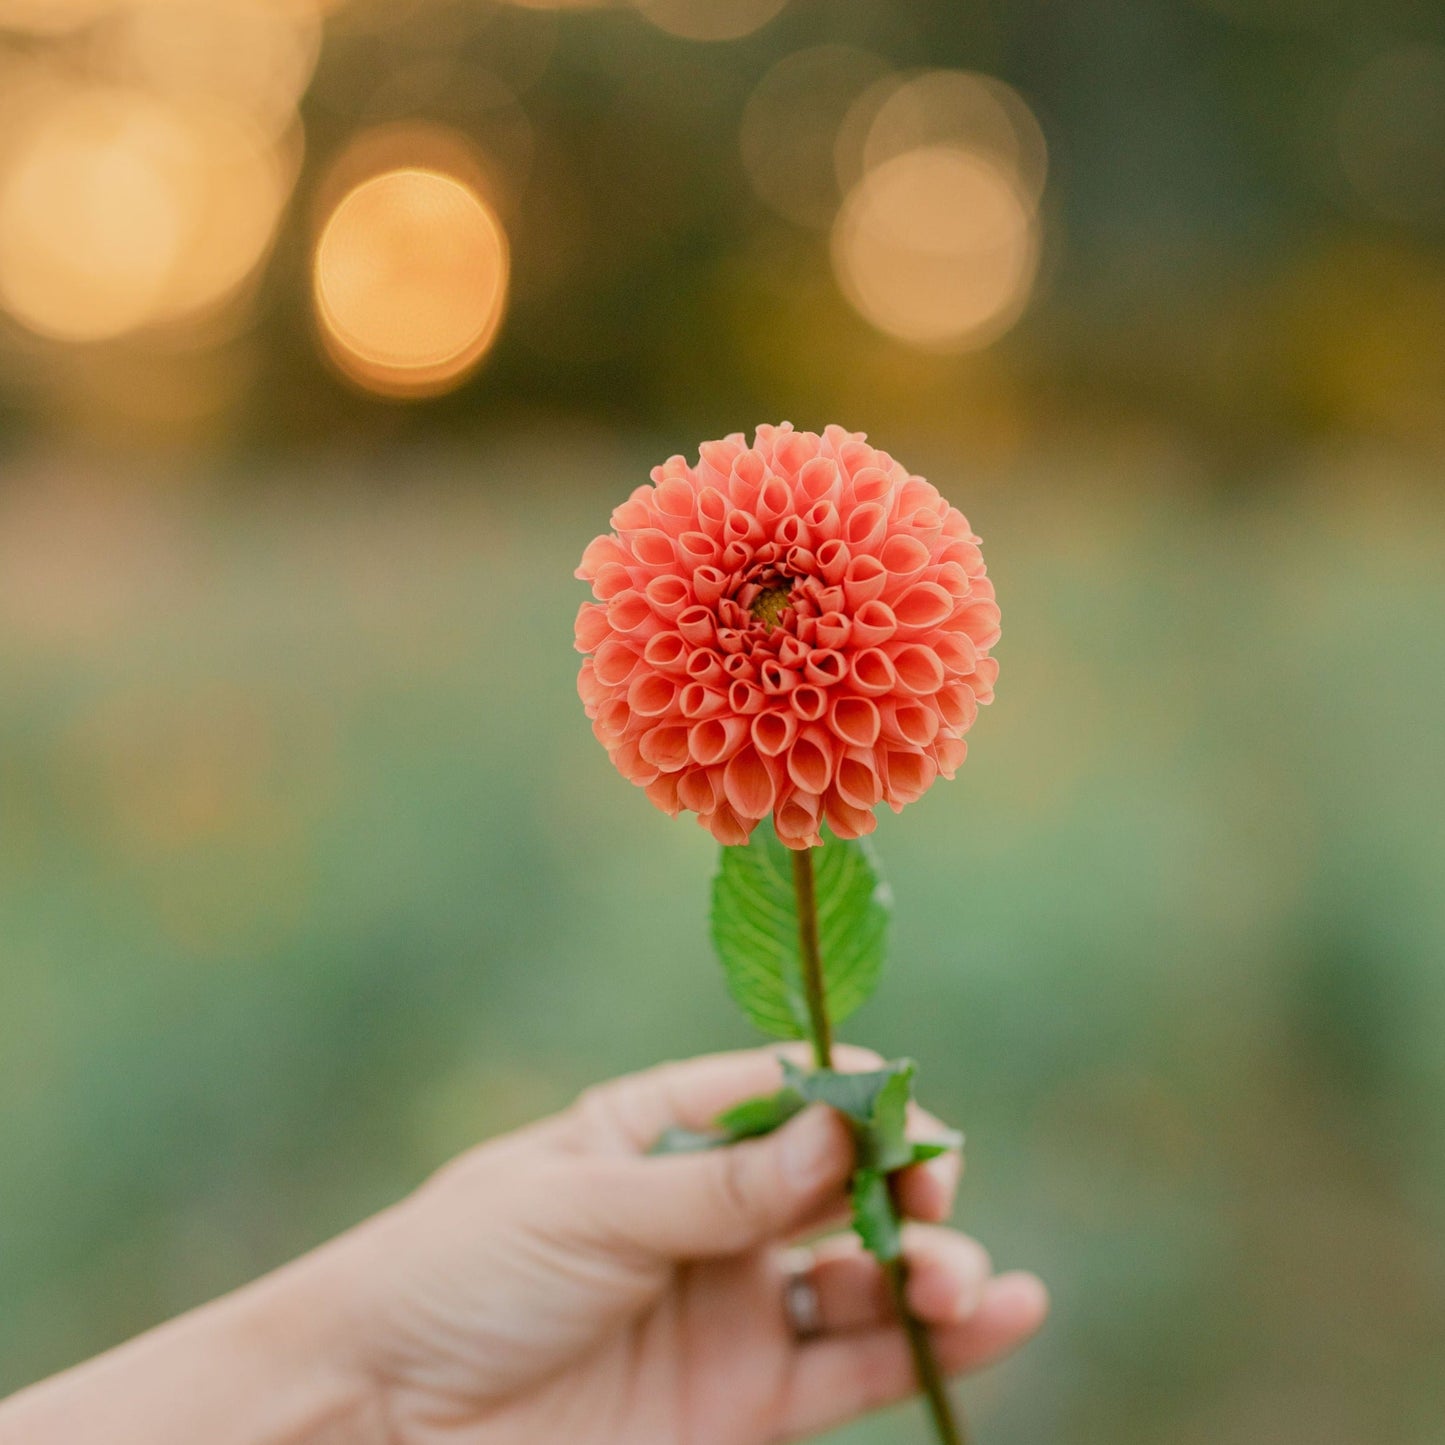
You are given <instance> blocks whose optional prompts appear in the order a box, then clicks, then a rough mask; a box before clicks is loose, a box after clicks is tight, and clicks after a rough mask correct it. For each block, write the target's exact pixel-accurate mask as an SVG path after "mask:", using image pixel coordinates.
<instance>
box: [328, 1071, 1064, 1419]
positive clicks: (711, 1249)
mask: <svg viewBox="0 0 1445 1445" xmlns="http://www.w3.org/2000/svg"><path fill="white" fill-rule="evenodd" d="M877 1063H878V1060H877V1059H876V1057H875V1056H873V1055H871V1054H867V1053H865V1052H863V1051H861V1050H855V1049H839V1050H838V1066H839V1067H841V1068H844V1069H864V1068H871V1067H875V1066H876V1065H877ZM778 1082H779V1070H778V1062H777V1057H776V1055H775V1054H773V1053H772V1052H768V1051H761V1050H759V1051H752V1052H747V1053H738V1054H725V1055H717V1056H714V1057H711V1058H704V1059H698V1060H694V1061H690V1062H687V1063H679V1064H670V1065H666V1066H664V1067H662V1068H658V1069H653V1070H650V1071H648V1072H646V1073H642V1074H637V1075H633V1076H630V1077H628V1078H624V1079H620V1080H617V1081H616V1082H613V1083H610V1084H605V1085H602V1086H600V1087H598V1088H595V1089H592V1090H589V1091H588V1092H587V1093H586V1094H584V1095H583V1096H582V1098H581V1099H580V1100H579V1101H578V1102H577V1103H576V1104H575V1105H574V1106H573V1107H572V1108H570V1109H568V1110H566V1111H565V1112H563V1113H561V1114H558V1115H556V1116H555V1117H553V1118H550V1119H547V1120H544V1121H542V1122H541V1123H539V1124H536V1125H533V1126H531V1127H529V1128H526V1129H523V1130H521V1131H519V1132H517V1133H514V1134H509V1135H506V1136H504V1137H502V1138H500V1139H497V1140H494V1141H492V1142H490V1143H487V1144H484V1145H482V1146H480V1147H479V1148H477V1149H474V1150H472V1151H471V1152H469V1153H467V1154H465V1155H463V1156H462V1157H461V1158H460V1159H458V1160H457V1161H455V1162H454V1163H453V1164H451V1165H449V1166H448V1167H447V1168H446V1169H444V1170H443V1171H442V1172H441V1173H440V1174H438V1175H437V1176H435V1177H434V1178H433V1179H432V1180H431V1181H429V1182H428V1183H427V1184H426V1185H424V1186H423V1187H422V1188H421V1189H420V1190H418V1191H417V1192H416V1193H415V1194H414V1195H412V1196H411V1197H410V1198H408V1199H407V1200H405V1201H403V1202H402V1203H401V1204H399V1205H397V1206H396V1207H395V1208H393V1209H391V1210H389V1211H387V1212H386V1213H385V1214H383V1215H380V1216H378V1217H377V1218H376V1219H375V1220H372V1221H370V1222H368V1223H367V1224H365V1225H363V1226H361V1227H360V1228H359V1229H357V1230H355V1231H353V1232H352V1233H351V1234H349V1235H347V1236H343V1238H342V1239H341V1240H339V1241H337V1242H336V1244H334V1245H333V1246H331V1247H330V1248H329V1249H327V1250H325V1251H322V1252H321V1253H320V1254H318V1255H317V1256H315V1257H314V1261H313V1269H314V1270H316V1271H322V1272H324V1273H327V1274H329V1276H330V1283H328V1284H324V1285H323V1286H322V1288H321V1296H322V1297H326V1296H330V1297H332V1298H333V1299H340V1300H343V1301H344V1306H343V1309H344V1312H345V1315H346V1318H347V1320H348V1322H349V1323H348V1326H347V1328H346V1329H345V1331H343V1338H344V1339H345V1340H346V1341H347V1345H346V1349H347V1352H348V1355H349V1357H350V1358H349V1361H348V1363H349V1365H350V1366H351V1367H354V1368H355V1369H357V1370H359V1371H360V1372H361V1373H362V1375H363V1376H364V1378H365V1379H366V1380H367V1381H368V1382H369V1385H370V1388H371V1389H373V1390H374V1392H375V1394H376V1397H377V1405H378V1410H377V1413H378V1415H379V1416H380V1418H381V1419H383V1420H384V1421H385V1422H386V1425H385V1429H386V1432H387V1436H388V1445H535V1442H536V1441H539V1440H566V1441H568V1442H571V1445H764V1442H771V1441H786V1440H793V1439H799V1438H803V1437H807V1436H810V1435H813V1434H816V1433H818V1432H820V1431H823V1430H826V1429H828V1428H830V1427H832V1426H835V1425H838V1424H840V1423H842V1422H843V1421H846V1420H849V1419H851V1418H853V1417H855V1416H857V1415H859V1414H862V1413H864V1412H866V1411H868V1410H871V1409H874V1408H876V1407H878V1406H881V1405H884V1404H887V1403H889V1402H891V1401H894V1400H897V1399H900V1398H903V1397H905V1396H907V1395H909V1394H911V1393H913V1392H914V1390H915V1388H916V1385H915V1381H914V1377H913V1372H912V1365H911V1362H910V1358H909V1354H908V1350H907V1346H906V1343H905V1340H904V1336H903V1333H902V1330H901V1329H900V1328H899V1325H898V1323H897V1320H896V1316H895V1314H894V1310H893V1306H892V1303H891V1301H890V1298H889V1293H888V1288H887V1285H886V1283H885V1281H884V1278H883V1275H882V1273H881V1271H880V1269H879V1267H878V1265H877V1264H876V1262H875V1261H874V1260H872V1259H871V1258H870V1257H869V1256H867V1255H866V1254H864V1253H863V1252H862V1250H861V1248H860V1247H859V1246H858V1244H857V1242H856V1240H855V1239H854V1238H853V1236H852V1235H851V1234H849V1235H840V1236H838V1237H835V1238H832V1239H828V1240H825V1241H824V1242H823V1243H821V1244H819V1245H817V1246H816V1247H815V1248H814V1249H813V1250H811V1251H810V1252H809V1254H808V1255H807V1256H805V1257H804V1258H805V1260H806V1279H807V1280H808V1282H809V1283H810V1284H811V1286H812V1288H813V1290H814V1291H815V1292H816V1294H815V1297H816V1302H817V1304H818V1315H819V1318H818V1325H819V1330H818V1332H817V1334H816V1336H814V1337H810V1338H807V1339H800V1338H799V1337H798V1334H797V1332H796V1331H795V1329H794V1328H793V1326H792V1325H791V1324H790V1322H789V1318H788V1313H787V1311H786V1310H785V1308H784V1295H785V1287H786V1284H787V1280H788V1278H789V1275H790V1271H791V1270H793V1269H796V1268H797V1267H798V1265H797V1256H796V1253H795V1252H790V1251H789V1249H788V1248H787V1246H788V1244H789V1242H790V1241H792V1240H794V1239H796V1238H797V1237H798V1236H800V1235H803V1234H810V1233H816V1232H817V1231H818V1230H820V1229H821V1228H824V1227H826V1226H828V1225H830V1224H832V1223H834V1222H835V1221H837V1220H839V1219H841V1218H842V1217H843V1216H844V1214H845V1212H846V1195H845V1186H846V1182H847V1179H848V1176H849V1173H850V1171H851V1168H852V1165H853V1145H852V1140H851V1138H850V1136H849V1134H848V1131H847V1129H846V1127H845V1125H844V1124H843V1122H842V1121H841V1120H840V1119H839V1117H838V1116H837V1115H836V1114H834V1113H832V1112H831V1111H828V1110H826V1109H822V1108H812V1109H809V1110H807V1111H805V1112H804V1113H803V1114H801V1115H799V1116H798V1117H797V1118H795V1119H794V1120H793V1121H792V1122H791V1123H789V1124H788V1125H787V1126H786V1127H784V1128H783V1129H781V1130H779V1131H778V1132H777V1133H776V1134H773V1135H770V1136H768V1137H767V1138H764V1139H760V1140H756V1141H752V1142H749V1143H745V1144H739V1145H735V1146H733V1147H731V1148H728V1149H719V1150H715V1151H711V1152H706V1153H699V1154H683V1155H673V1156H667V1157H660V1158H654V1157H648V1156H647V1154H646V1151H647V1149H648V1148H649V1147H650V1145H651V1144H652V1143H653V1142H654V1141H655V1140H656V1139H657V1138H658V1136H659V1135H660V1134H661V1133H662V1132H663V1130H664V1129H666V1128H668V1127H669V1126H672V1125H678V1126H681V1127H683V1128H692V1129H697V1128H705V1127H706V1126H707V1125H708V1123H709V1122H710V1121H711V1120H712V1119H713V1118H714V1117H715V1116H716V1115H717V1114H718V1113H719V1112H720V1111H721V1110H723V1109H725V1108H727V1107H728V1106H729V1105H731V1104H734V1103H736V1102H738V1101H739V1100H740V1099H742V1098H745V1097H748V1096H750V1095H755V1094H761V1093H765V1092H768V1091H769V1090H771V1089H774V1088H776V1087H777V1085H778ZM915 1124H916V1126H917V1127H918V1129H919V1132H920V1133H926V1132H927V1121H926V1116H922V1115H921V1114H920V1115H919V1116H918V1118H917V1119H916V1120H915ZM959 1167H960V1166H959V1161H958V1159H957V1158H956V1157H955V1156H944V1157H942V1158H940V1159H937V1160H933V1161H931V1162H930V1163H928V1164H926V1165H920V1166H917V1167H915V1168H913V1169H911V1170H909V1171H907V1173H906V1174H904V1175H903V1176H901V1178H900V1184H899V1188H900V1199H901V1203H902V1205H903V1208H904V1210H905V1212H906V1213H907V1214H908V1215H909V1216H910V1217H911V1218H913V1219H914V1220H917V1221H922V1222H920V1223H916V1224H913V1225H910V1226H909V1228H908V1230H907V1232H906V1234H905V1251H906V1255H907V1258H908V1263H909V1266H910V1274H909V1287H908V1299H909V1304H910V1307H911V1308H912V1309H913V1311H914V1312H915V1313H916V1314H917V1315H918V1316H919V1317H920V1318H921V1319H922V1320H924V1321H925V1322H926V1323H927V1324H928V1325H930V1326H931V1327H932V1330H933V1334H934V1342H935V1346H936V1349H937V1352H938V1355H939V1357H940V1359H941V1361H942V1364H943V1366H944V1368H945V1369H947V1370H949V1371H950V1372H955V1373H956V1372H960V1371H964V1370H969V1369H973V1368H975V1367H977V1366H980V1365H983V1364H987V1363H989V1362H990V1361H992V1360H995V1359H997V1358H999V1357H1000V1356H1002V1355H1004V1354H1006V1353H1008V1352H1009V1351H1010V1350H1012V1349H1014V1348H1015V1347H1016V1346H1017V1345H1019V1344H1020V1343H1022V1342H1023V1341H1024V1340H1025V1339H1027V1338H1028V1337H1029V1336H1030V1335H1031V1334H1033V1332H1034V1331H1035V1330H1036V1329H1037V1328H1038V1327H1039V1326H1040V1324H1041V1323H1042V1322H1043V1319H1044V1315H1045V1313H1046V1310H1047V1299H1046V1296H1045V1293H1044V1289H1043V1286H1042V1285H1041V1284H1040V1283H1039V1281H1038V1280H1037V1279H1035V1278H1034V1277H1033V1276H1032V1275H1028V1274H1005V1275H1000V1276H994V1277H990V1273H991V1270H990V1264H989V1260H988V1256H987V1255H986V1254H985V1253H984V1251H983V1250H982V1248H980V1246H979V1245H977V1244H976V1243H974V1242H973V1241H972V1240H970V1239H967V1238H965V1237H964V1236H962V1235H960V1234H957V1233H955V1232H953V1231H952V1230H948V1229H945V1228H941V1227H939V1225H938V1221H940V1220H942V1219H944V1218H945V1217H946V1216H947V1215H948V1213H949V1211H950V1209H951V1207H952V1201H953V1194H954V1189H955V1186H956V1183H957V1178H958V1171H959ZM308 1273H309V1271H308Z"/></svg>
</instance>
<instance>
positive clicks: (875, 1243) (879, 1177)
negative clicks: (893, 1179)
mask: <svg viewBox="0 0 1445 1445" xmlns="http://www.w3.org/2000/svg"><path fill="white" fill-rule="evenodd" d="M853 1228H854V1229H855V1230H856V1231H857V1234H858V1238H859V1239H861V1240H862V1241H863V1248H864V1249H866V1250H867V1251H868V1253H869V1254H871V1255H873V1256H874V1257H875V1258H876V1259H879V1260H881V1261H883V1262H884V1263H885V1264H886V1263H887V1262H888V1261H889V1260H893V1259H898V1258H900V1257H901V1255H902V1254H903V1238H902V1234H901V1232H900V1230H899V1226H898V1215H897V1213H896V1212H895V1210H894V1208H893V1197H892V1195H890V1194H889V1192H888V1179H887V1176H886V1175H883V1174H880V1173H879V1172H878V1171H877V1170H876V1169H860V1170H859V1171H858V1172H857V1173H856V1174H855V1175H854V1176H853Z"/></svg>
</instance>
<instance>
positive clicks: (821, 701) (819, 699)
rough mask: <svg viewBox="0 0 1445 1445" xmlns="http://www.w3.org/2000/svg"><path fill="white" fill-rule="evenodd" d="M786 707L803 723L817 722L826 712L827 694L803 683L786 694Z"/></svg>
mask: <svg viewBox="0 0 1445 1445" xmlns="http://www.w3.org/2000/svg"><path fill="white" fill-rule="evenodd" d="M788 707H789V708H790V709H791V710H792V712H793V713H794V714H796V715H797V717H799V718H800V719H801V720H802V721H803V722H817V721H818V719H819V718H821V717H822V716H823V714H824V713H826V712H827V711H828V694H827V693H825V692H824V691H823V689H822V688H820V687H814V686H813V684H812V683H810V682H805V683H804V684H803V685H802V687H796V688H794V689H793V691H792V692H790V693H789V694H788Z"/></svg>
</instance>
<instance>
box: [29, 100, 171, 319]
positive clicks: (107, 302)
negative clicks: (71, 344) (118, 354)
mask: <svg viewBox="0 0 1445 1445" xmlns="http://www.w3.org/2000/svg"><path fill="white" fill-rule="evenodd" d="M188 154H189V141H188V138H187V136H186V133H185V130H184V127H183V126H181V125H180V124H179V123H178V122H177V120H176V119H175V117H174V116H172V115H171V114H169V113H168V112H167V111H166V110H165V109H164V108H163V107H160V106H157V105H155V104H153V103H152V102H150V101H148V100H146V99H145V98H144V97H141V96H136V95H131V94H127V93H125V92H120V91H100V92H88V93H72V94H67V95H65V96H64V97H63V98H57V100H56V103H55V104H54V106H53V107H52V108H50V109H49V110H47V111H46V112H45V113H44V114H43V115H42V116H40V117H38V118H36V119H35V120H34V121H33V122H32V125H31V127H30V128H28V129H27V130H26V131H25V133H24V134H23V135H21V136H20V137H18V138H17V139H16V142H15V150H14V151H13V152H12V156H11V160H10V164H9V166H8V167H7V168H6V170H5V172H4V174H3V176H0V304H3V305H4V306H5V308H6V309H7V310H8V311H10V312H11V314H12V315H13V316H15V318H16V319H17V320H19V321H20V322H22V323H23V324H24V325H25V326H27V327H29V328H30V329H31V330H32V331H35V332H38V333H39V334H41V335H43V336H49V337H54V338H57V339H60V340H65V341H99V340H103V339H105V338H107V337H112V336H119V335H122V334H123V333H125V332H127V331H130V330H133V329H134V328H135V327H137V326H141V325H143V324H144V323H145V322H146V321H147V320H148V319H149V318H150V317H151V315H152V313H153V311H154V310H155V308H156V306H157V304H158V302H159V300H160V298H161V296H162V294H163V292H164V290H165V287H166V283H167V280H168V278H169V277H170V275H171V273H172V269H173V268H174V266H175V264H176V261H177V259H178V258H179V256H180V254H181V250H182V247H183V246H184V244H185V241H186V238H187V231H188V222H189V218H188V211H187V198H186V195H185V192H184V187H183V183H182V180H181V171H183V170H184V164H182V165H181V167H179V168H178V165H177V160H178V157H179V158H184V157H186V156H187V155H188Z"/></svg>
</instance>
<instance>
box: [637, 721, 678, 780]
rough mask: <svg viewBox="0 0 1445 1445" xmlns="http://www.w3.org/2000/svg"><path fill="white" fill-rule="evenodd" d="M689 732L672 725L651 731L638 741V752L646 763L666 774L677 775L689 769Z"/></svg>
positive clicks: (667, 724)
mask: <svg viewBox="0 0 1445 1445" xmlns="http://www.w3.org/2000/svg"><path fill="white" fill-rule="evenodd" d="M687 739H688V730H687V729H686V728H685V727H679V726H677V725H675V724H672V723H663V724H662V725H661V726H660V727H655V728H651V729H649V730H648V731H647V732H645V733H643V735H642V736H641V737H640V738H638V740H637V751H638V753H639V754H640V755H641V756H642V758H643V760H644V761H645V762H648V763H650V764H651V765H652V766H653V767H655V768H659V769H661V770H662V771H663V772H664V773H676V772H680V771H682V770H683V769H684V768H686V767H687V765H688V762H689V761H690V759H691V754H690V753H689V752H688V746H687Z"/></svg>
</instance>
